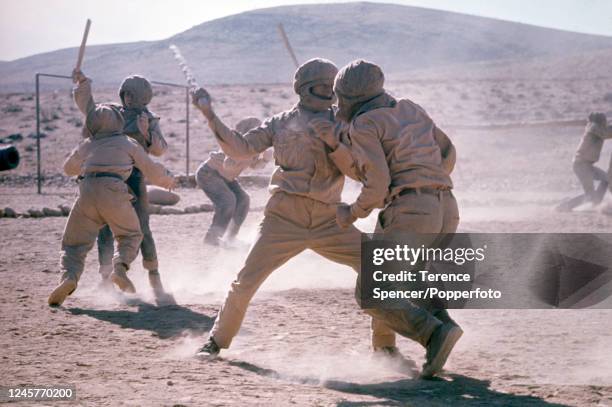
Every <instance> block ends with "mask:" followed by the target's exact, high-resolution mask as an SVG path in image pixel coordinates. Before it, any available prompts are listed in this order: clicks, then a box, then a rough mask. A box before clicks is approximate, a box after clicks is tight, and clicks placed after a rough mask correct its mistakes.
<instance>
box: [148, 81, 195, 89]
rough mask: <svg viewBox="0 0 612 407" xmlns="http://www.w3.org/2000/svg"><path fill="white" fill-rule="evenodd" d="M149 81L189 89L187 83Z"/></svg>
mask: <svg viewBox="0 0 612 407" xmlns="http://www.w3.org/2000/svg"><path fill="white" fill-rule="evenodd" d="M151 83H153V84H155V85H164V86H172V87H174V88H183V89H189V86H187V85H179V84H178V83H170V82H159V81H151Z"/></svg>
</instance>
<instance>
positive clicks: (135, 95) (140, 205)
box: [73, 71, 172, 301]
mask: <svg viewBox="0 0 612 407" xmlns="http://www.w3.org/2000/svg"><path fill="white" fill-rule="evenodd" d="M73 81H74V82H75V83H76V84H77V86H76V87H75V89H74V100H75V103H76V105H77V106H78V108H79V109H80V110H81V112H82V113H83V114H85V115H86V114H87V113H88V112H89V110H90V109H91V108H92V107H93V106H94V100H93V97H92V90H91V80H90V79H89V78H87V77H86V76H85V75H84V74H83V73H82V72H81V71H75V72H73ZM119 97H120V99H121V104H120V105H117V107H118V108H119V110H120V112H121V114H122V116H123V119H124V123H125V124H124V129H123V132H124V133H125V134H126V135H128V136H129V137H131V138H132V139H134V140H136V141H137V142H138V143H139V144H140V145H141V146H142V147H143V148H144V149H145V151H146V152H147V153H149V154H151V155H154V156H156V157H159V156H161V155H162V154H164V152H165V151H166V150H167V148H168V145H167V143H166V140H165V139H164V136H163V134H162V131H161V128H160V126H159V117H158V116H156V115H155V114H153V113H151V111H149V109H148V105H149V103H150V102H151V99H152V98H153V89H152V87H151V84H150V83H149V81H148V80H147V79H146V78H143V77H141V76H138V75H132V76H128V77H127V78H125V79H124V80H123V82H122V83H121V86H120V88H119ZM127 184H128V186H129V187H130V190H131V192H132V194H133V195H134V197H135V199H134V202H133V205H134V209H135V210H136V214H137V215H138V219H139V220H140V228H141V230H142V233H143V240H142V244H141V246H140V249H141V254H142V265H143V267H144V268H145V270H148V271H149V282H150V284H151V287H152V288H153V291H154V293H155V296H156V298H157V299H158V300H159V299H164V300H169V301H172V299H171V297H170V296H168V295H167V294H166V293H165V291H164V289H163V285H162V283H161V279H160V276H159V271H158V266H159V264H158V261H157V250H156V248H155V241H154V240H153V234H152V232H151V228H150V226H149V211H148V197H147V186H146V182H145V177H144V176H143V174H142V172H141V171H140V170H139V169H138V168H134V171H132V173H131V174H130V176H129V178H128V180H127ZM112 256H113V234H112V232H111V229H110V227H108V226H105V227H103V228H102V229H101V230H100V233H99V235H98V260H99V262H100V275H101V276H102V281H103V282H104V281H108V277H109V275H110V272H111V271H112Z"/></svg>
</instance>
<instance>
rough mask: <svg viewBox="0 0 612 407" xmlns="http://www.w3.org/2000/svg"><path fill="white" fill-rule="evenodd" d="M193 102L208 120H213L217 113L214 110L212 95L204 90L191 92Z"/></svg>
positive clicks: (199, 89)
mask: <svg viewBox="0 0 612 407" xmlns="http://www.w3.org/2000/svg"><path fill="white" fill-rule="evenodd" d="M191 102H192V103H193V105H194V106H195V107H197V108H198V109H199V110H200V111H201V112H202V113H203V114H204V116H206V118H207V119H208V120H211V119H212V118H213V117H214V116H215V113H214V112H213V109H212V100H211V97H210V94H209V93H208V92H207V91H206V89H204V88H198V89H196V90H194V91H192V92H191Z"/></svg>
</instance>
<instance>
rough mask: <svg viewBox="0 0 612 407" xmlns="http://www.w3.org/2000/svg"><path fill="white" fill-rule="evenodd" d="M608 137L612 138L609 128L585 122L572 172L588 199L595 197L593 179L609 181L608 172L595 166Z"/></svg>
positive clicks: (611, 130) (611, 131)
mask: <svg viewBox="0 0 612 407" xmlns="http://www.w3.org/2000/svg"><path fill="white" fill-rule="evenodd" d="M609 138H612V129H611V128H609V127H607V126H601V125H598V124H596V123H593V122H589V123H587V126H586V128H585V130H584V134H583V136H582V139H581V140H580V144H579V145H578V149H577V150H576V155H575V156H574V162H573V168H574V173H575V174H576V176H577V177H578V180H579V181H580V184H581V185H582V188H583V189H584V193H585V195H586V197H587V198H588V199H589V200H593V199H594V198H595V188H594V181H601V182H609V180H608V177H609V175H610V172H608V173H606V172H605V171H603V170H602V169H600V168H598V167H596V166H595V163H596V162H597V161H599V157H600V155H601V150H602V148H603V143H604V141H605V140H606V139H609Z"/></svg>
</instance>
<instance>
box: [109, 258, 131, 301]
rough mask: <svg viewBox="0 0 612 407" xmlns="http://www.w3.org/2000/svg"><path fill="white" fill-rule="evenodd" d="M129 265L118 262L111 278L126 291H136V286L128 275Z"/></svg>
mask: <svg viewBox="0 0 612 407" xmlns="http://www.w3.org/2000/svg"><path fill="white" fill-rule="evenodd" d="M127 270H128V266H127V265H125V264H124V263H116V264H115V270H114V271H113V272H112V274H111V275H110V279H111V281H112V282H113V283H115V285H117V287H119V289H120V290H121V291H123V292H126V293H132V294H133V293H135V292H136V288H135V287H134V284H132V281H131V280H130V279H129V278H128V276H127Z"/></svg>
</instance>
